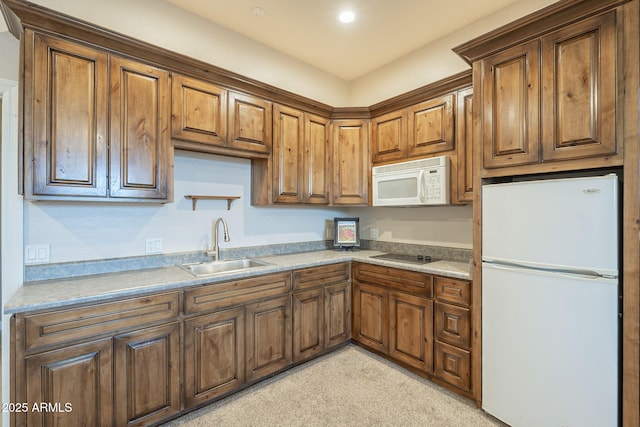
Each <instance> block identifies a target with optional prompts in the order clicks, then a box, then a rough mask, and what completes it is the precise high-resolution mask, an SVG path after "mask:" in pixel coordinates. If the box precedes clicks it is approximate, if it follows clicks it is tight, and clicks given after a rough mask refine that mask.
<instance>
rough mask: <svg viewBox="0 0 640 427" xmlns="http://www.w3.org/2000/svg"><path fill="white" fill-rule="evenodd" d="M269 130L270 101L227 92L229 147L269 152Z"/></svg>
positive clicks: (270, 127) (270, 118)
mask: <svg viewBox="0 0 640 427" xmlns="http://www.w3.org/2000/svg"><path fill="white" fill-rule="evenodd" d="M271 131H272V104H271V102H269V101H266V100H264V99H262V98H258V97H255V96H250V95H245V94H241V93H236V92H229V134H230V135H229V143H228V146H229V147H231V148H237V149H240V150H246V151H253V152H258V153H265V154H269V153H270V152H271Z"/></svg>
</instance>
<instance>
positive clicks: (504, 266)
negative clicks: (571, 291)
mask: <svg viewBox="0 0 640 427" xmlns="http://www.w3.org/2000/svg"><path fill="white" fill-rule="evenodd" d="M482 264H483V266H485V265H486V266H491V267H493V268H495V269H497V270H506V271H508V270H531V271H540V272H544V273H550V274H554V275H557V276H562V277H580V278H583V279H592V280H597V279H617V277H616V276H613V275H607V274H600V273H598V272H596V271H592V270H580V269H575V270H569V269H563V268H545V267H532V266H529V265H523V264H517V263H511V262H505V261H484V262H483V263H482Z"/></svg>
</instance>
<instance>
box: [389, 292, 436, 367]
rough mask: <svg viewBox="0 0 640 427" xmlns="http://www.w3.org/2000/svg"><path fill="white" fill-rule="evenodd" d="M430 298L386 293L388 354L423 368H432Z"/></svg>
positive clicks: (431, 304)
mask: <svg viewBox="0 0 640 427" xmlns="http://www.w3.org/2000/svg"><path fill="white" fill-rule="evenodd" d="M432 319H433V302H432V301H430V300H428V299H426V298H421V297H416V296H413V295H408V294H403V293H400V292H391V293H390V294H389V320H390V322H391V324H390V328H389V356H391V357H393V358H395V359H397V360H400V361H402V362H404V363H406V364H408V365H410V366H413V367H415V368H418V369H420V370H421V371H423V372H429V373H430V372H431V371H432V368H433V320H432Z"/></svg>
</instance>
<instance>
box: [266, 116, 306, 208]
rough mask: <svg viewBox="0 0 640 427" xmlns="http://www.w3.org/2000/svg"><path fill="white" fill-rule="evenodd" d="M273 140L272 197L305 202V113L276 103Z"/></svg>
mask: <svg viewBox="0 0 640 427" xmlns="http://www.w3.org/2000/svg"><path fill="white" fill-rule="evenodd" d="M273 140H274V141H273V142H274V144H273V180H274V186H273V190H274V195H273V200H274V202H276V203H278V202H280V203H302V202H303V201H304V194H303V189H302V185H303V179H302V177H303V175H304V164H303V158H304V149H305V147H304V145H305V144H304V113H303V112H302V111H300V110H295V109H293V108H289V107H285V106H283V105H278V104H276V105H274V107H273Z"/></svg>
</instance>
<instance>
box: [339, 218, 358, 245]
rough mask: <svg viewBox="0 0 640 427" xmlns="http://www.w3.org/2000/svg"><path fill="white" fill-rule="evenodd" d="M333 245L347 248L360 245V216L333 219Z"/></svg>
mask: <svg viewBox="0 0 640 427" xmlns="http://www.w3.org/2000/svg"><path fill="white" fill-rule="evenodd" d="M333 246H334V247H336V248H340V249H345V250H349V249H353V248H354V247H358V246H360V218H334V219H333Z"/></svg>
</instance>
